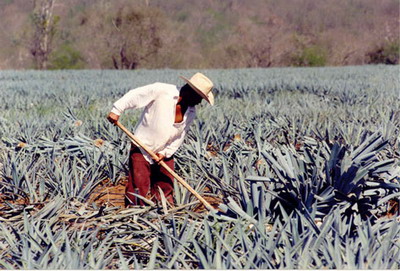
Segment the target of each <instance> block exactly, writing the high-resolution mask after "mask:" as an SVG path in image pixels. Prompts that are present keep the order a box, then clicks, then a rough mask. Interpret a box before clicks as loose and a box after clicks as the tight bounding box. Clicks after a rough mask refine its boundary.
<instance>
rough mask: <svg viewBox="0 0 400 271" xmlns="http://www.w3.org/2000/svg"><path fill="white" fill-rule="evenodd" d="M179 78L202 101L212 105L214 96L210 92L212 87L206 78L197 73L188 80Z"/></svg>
mask: <svg viewBox="0 0 400 271" xmlns="http://www.w3.org/2000/svg"><path fill="white" fill-rule="evenodd" d="M180 78H182V79H183V80H185V81H186V82H187V83H188V84H189V85H190V86H191V87H192V88H193V89H194V90H195V91H196V92H197V94H199V95H200V96H201V97H202V98H203V99H205V100H206V101H207V102H209V103H210V104H211V105H214V95H213V93H212V92H211V91H212V88H213V86H214V85H213V83H212V82H211V80H210V79H208V78H207V76H205V75H204V74H202V73H200V72H198V73H196V74H195V75H193V76H192V78H190V79H187V78H185V77H183V76H180Z"/></svg>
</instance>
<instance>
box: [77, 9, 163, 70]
mask: <svg viewBox="0 0 400 271" xmlns="http://www.w3.org/2000/svg"><path fill="white" fill-rule="evenodd" d="M83 27H84V28H86V29H90V31H91V32H90V34H89V35H86V37H85V36H84V37H83V39H85V40H87V41H86V42H85V43H86V44H90V48H89V49H90V50H92V51H95V53H96V55H97V57H98V58H99V59H101V60H100V62H101V68H114V69H136V68H138V67H139V66H140V65H143V64H146V63H148V62H149V61H151V59H153V58H155V57H156V56H157V54H158V52H159V50H160V48H161V47H162V45H163V44H162V37H161V34H162V31H163V27H164V25H163V23H162V14H161V12H159V10H158V9H156V8H152V7H148V6H146V5H130V4H129V3H128V4H126V5H123V6H122V7H121V6H117V5H113V6H109V5H103V6H96V7H93V8H92V10H91V11H90V14H88V18H87V23H85V25H84V26H83ZM89 39H90V41H89Z"/></svg>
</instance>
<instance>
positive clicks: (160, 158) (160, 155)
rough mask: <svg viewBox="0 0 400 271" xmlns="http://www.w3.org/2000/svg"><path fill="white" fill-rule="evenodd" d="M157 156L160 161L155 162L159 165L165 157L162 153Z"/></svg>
mask: <svg viewBox="0 0 400 271" xmlns="http://www.w3.org/2000/svg"><path fill="white" fill-rule="evenodd" d="M156 155H157V157H158V160H155V162H156V163H157V164H159V163H160V162H161V161H162V160H164V158H165V155H162V154H161V153H156Z"/></svg>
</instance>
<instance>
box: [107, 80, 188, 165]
mask: <svg viewBox="0 0 400 271" xmlns="http://www.w3.org/2000/svg"><path fill="white" fill-rule="evenodd" d="M178 97H179V89H178V88H177V87H176V86H175V85H171V84H165V83H154V84H150V85H146V86H143V87H139V88H135V89H132V90H130V91H129V92H127V93H126V94H125V95H124V96H123V97H122V98H121V99H119V100H118V101H116V102H115V103H114V107H113V109H112V110H111V112H113V113H114V114H116V115H121V114H122V113H123V112H124V111H125V110H126V109H136V108H143V107H144V109H143V112H142V115H141V116H140V119H139V121H138V123H137V124H136V127H135V132H134V133H135V136H136V137H137V138H138V139H139V140H140V141H141V142H142V143H143V144H145V145H146V146H147V147H149V148H150V149H151V150H152V151H153V152H155V153H160V154H162V155H164V156H165V157H167V158H169V157H171V156H172V155H173V154H174V153H175V152H176V151H177V149H178V148H179V147H180V146H181V145H182V143H183V140H184V137H185V135H186V132H187V130H188V129H189V126H190V124H191V123H192V122H193V120H194V118H195V117H196V109H195V108H194V107H189V108H188V109H187V110H186V112H185V115H184V117H183V121H182V122H180V123H175V109H176V104H177V103H178ZM140 150H141V152H142V154H143V156H144V157H145V159H146V160H147V161H148V162H149V163H153V160H152V159H151V156H150V155H148V154H147V153H146V152H145V151H144V150H143V149H141V148H140Z"/></svg>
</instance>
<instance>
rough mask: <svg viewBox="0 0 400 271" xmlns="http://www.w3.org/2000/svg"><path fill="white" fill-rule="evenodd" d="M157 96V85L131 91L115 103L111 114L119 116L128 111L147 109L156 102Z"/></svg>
mask: <svg viewBox="0 0 400 271" xmlns="http://www.w3.org/2000/svg"><path fill="white" fill-rule="evenodd" d="M156 95H157V91H156V83H155V84H150V85H146V86H143V87H138V88H134V89H131V90H130V91H128V92H127V93H126V94H125V95H124V96H122V98H120V99H119V100H118V101H116V102H115V103H114V105H113V108H112V110H111V112H112V113H114V114H116V115H118V116H119V115H121V114H122V113H123V112H124V111H125V110H126V109H136V108H141V107H145V106H146V105H148V104H149V103H151V102H152V101H154V99H155V98H156Z"/></svg>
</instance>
